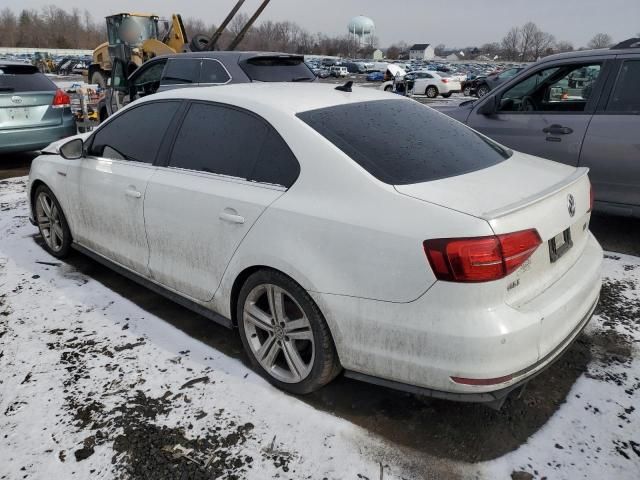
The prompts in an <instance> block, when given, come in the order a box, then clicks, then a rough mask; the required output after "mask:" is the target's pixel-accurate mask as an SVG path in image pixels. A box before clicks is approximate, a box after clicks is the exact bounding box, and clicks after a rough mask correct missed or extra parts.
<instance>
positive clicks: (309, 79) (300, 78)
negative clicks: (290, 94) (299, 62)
mask: <svg viewBox="0 0 640 480" xmlns="http://www.w3.org/2000/svg"><path fill="white" fill-rule="evenodd" d="M312 80H313V78H311V77H294V78H292V79H291V81H292V82H310V81H312Z"/></svg>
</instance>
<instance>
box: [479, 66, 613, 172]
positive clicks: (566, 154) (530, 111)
mask: <svg viewBox="0 0 640 480" xmlns="http://www.w3.org/2000/svg"><path fill="white" fill-rule="evenodd" d="M609 68H610V61H606V60H604V59H603V58H596V59H581V58H579V59H571V60H567V61H558V62H553V63H545V64H542V65H540V66H539V67H538V68H536V69H534V70H530V71H528V72H527V73H526V74H525V75H524V76H519V77H516V78H515V79H514V80H512V81H511V82H508V83H507V84H506V85H504V86H502V87H499V88H498V89H496V90H495V92H493V91H492V92H491V94H489V95H487V96H486V98H483V99H482V101H479V102H477V103H478V105H476V106H475V107H474V109H473V111H472V112H471V114H470V115H469V118H468V120H467V124H468V125H469V126H470V127H472V128H474V129H476V130H479V131H480V132H482V133H484V134H486V135H487V136H489V137H491V138H493V139H495V140H497V141H498V142H500V143H502V144H503V145H506V146H508V147H511V148H513V149H515V150H519V151H522V152H525V153H529V154H532V155H538V156H540V157H544V158H548V159H551V160H555V161H558V162H562V163H566V164H569V165H577V164H578V159H579V157H580V149H581V147H582V141H583V139H584V136H585V133H586V131H587V127H588V126H589V122H590V121H591V117H592V115H593V112H594V111H595V106H596V104H597V102H598V97H599V94H600V91H601V90H602V85H603V83H604V81H605V80H606V76H607V74H608V72H609ZM487 107H490V108H489V109H487Z"/></svg>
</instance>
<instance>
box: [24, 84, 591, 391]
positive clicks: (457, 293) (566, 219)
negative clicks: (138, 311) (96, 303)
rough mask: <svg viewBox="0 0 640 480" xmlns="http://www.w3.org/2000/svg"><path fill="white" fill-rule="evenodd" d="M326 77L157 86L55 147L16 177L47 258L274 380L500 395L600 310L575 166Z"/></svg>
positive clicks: (587, 206)
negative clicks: (215, 340) (86, 260)
mask: <svg viewBox="0 0 640 480" xmlns="http://www.w3.org/2000/svg"><path fill="white" fill-rule="evenodd" d="M338 88H341V89H342V90H337V89H334V88H333V86H332V85H302V84H294V85H291V84H286V85H284V84H259V85H258V84H252V85H230V86H227V87H225V88H215V87H214V88H187V89H179V90H170V91H166V92H163V93H159V94H156V95H151V96H148V97H145V98H143V99H141V100H138V101H136V102H135V103H133V104H131V105H129V106H128V107H127V108H125V109H123V110H121V111H119V112H118V113H117V114H116V115H114V116H113V117H110V118H109V119H108V120H107V121H106V122H105V123H103V124H102V125H100V127H98V129H97V130H96V131H94V132H93V133H91V134H90V135H86V136H84V137H75V138H72V139H69V140H66V141H61V142H59V143H57V144H54V145H51V146H50V147H48V150H47V151H46V152H45V154H43V155H41V156H39V157H38V158H36V159H35V160H34V161H33V164H32V167H31V172H30V176H29V185H28V196H29V201H30V205H31V216H32V221H33V222H34V223H35V224H37V225H38V228H39V231H40V234H41V235H42V237H43V239H44V245H45V248H46V249H47V250H48V251H49V252H50V253H51V254H52V255H53V256H55V257H58V258H62V257H64V256H66V255H67V254H68V253H69V251H70V249H71V248H76V249H77V250H80V251H81V252H84V253H86V254H87V255H89V256H91V257H93V258H94V259H96V260H98V261H100V262H103V263H105V264H107V265H109V266H111V267H112V268H114V269H115V270H117V271H118V272H121V273H122V274H124V275H126V276H128V277H130V278H132V279H135V280H136V281H138V282H140V283H142V284H143V285H146V286H148V287H150V288H152V289H153V290H155V291H158V292H161V293H164V294H165V295H167V296H169V297H170V298H172V299H175V300H176V301H177V302H179V303H181V304H183V305H186V306H188V307H190V308H192V309H194V310H195V311H197V312H199V313H202V314H203V315H205V316H208V317H209V318H212V319H214V320H217V321H219V322H220V323H222V324H224V325H226V326H228V327H230V328H236V327H237V329H238V331H239V334H240V336H241V339H242V342H243V344H244V346H245V349H246V351H247V355H248V356H249V358H250V360H251V362H252V363H253V364H254V365H255V367H256V369H258V370H259V371H260V372H261V373H262V374H263V375H264V376H265V377H266V378H267V379H268V380H269V381H271V382H272V383H274V384H275V385H277V386H278V387H280V388H283V389H285V390H287V391H290V392H295V393H307V392H311V391H313V390H315V389H317V388H319V387H321V386H322V385H324V384H326V383H327V382H329V381H330V380H331V379H333V378H334V377H335V376H336V375H338V374H339V373H340V372H341V371H342V370H343V369H344V370H345V371H346V374H347V375H349V376H351V377H355V378H358V379H362V380H369V381H373V382H377V383H381V384H383V385H387V386H391V387H395V388H400V389H405V390H409V391H414V392H420V393H424V394H427V395H434V396H439V397H445V398H452V399H456V400H468V401H478V402H494V403H495V402H498V403H499V402H501V401H502V400H503V399H504V397H505V395H506V394H508V393H509V392H510V391H512V390H513V389H515V388H517V387H518V386H520V385H522V384H523V383H524V382H526V381H527V380H528V379H530V378H531V377H532V376H534V375H536V374H537V373H538V372H539V371H541V370H542V369H544V368H545V367H547V366H548V365H549V364H551V362H553V361H554V360H555V359H556V358H557V357H558V356H559V355H560V354H561V353H562V352H563V351H564V350H565V348H567V346H568V345H569V344H570V343H571V342H572V341H573V340H574V339H575V338H576V336H577V335H578V334H579V333H580V332H581V331H582V329H583V328H584V326H585V325H586V323H587V322H588V320H589V318H590V317H591V314H592V312H593V310H594V308H595V305H596V302H597V300H598V296H599V292H600V285H601V277H600V269H601V262H602V249H601V248H600V246H599V244H598V242H597V241H596V240H595V238H594V237H593V235H592V234H591V233H590V231H589V220H590V210H591V199H592V196H591V195H590V183H589V180H588V178H587V170H586V169H585V168H574V167H570V166H567V165H562V164H559V163H554V162H551V161H547V160H542V159H540V158H536V157H532V156H529V155H525V154H521V153H518V152H513V151H511V150H509V149H507V148H505V147H502V146H500V145H498V144H496V143H495V142H493V141H492V140H490V139H488V138H487V137H485V136H483V135H481V134H479V133H477V132H475V131H474V130H471V129H469V128H467V127H465V126H464V125H462V124H460V123H459V122H457V121H455V120H452V119H451V118H449V117H447V116H445V115H443V114H440V113H438V112H436V111H435V110H433V109H431V108H428V107H425V106H423V105H420V104H419V103H418V102H415V101H413V100H410V99H406V98H403V97H399V96H394V97H389V95H388V94H385V93H384V92H379V91H375V90H370V89H365V88H354V89H353V91H349V90H350V89H349V88H348V87H347V86H343V87H338ZM389 115H393V118H394V121H393V122H389V121H388V118H389ZM425 125H427V126H428V128H425Z"/></svg>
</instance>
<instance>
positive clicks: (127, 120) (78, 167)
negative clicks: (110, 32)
mask: <svg viewBox="0 0 640 480" xmlns="http://www.w3.org/2000/svg"><path fill="white" fill-rule="evenodd" d="M179 106H180V103H179V102H176V101H171V102H169V101H164V102H151V103H143V104H141V105H138V106H133V107H132V108H130V109H128V110H126V111H124V112H122V113H120V114H118V115H116V116H114V117H113V118H112V119H110V120H109V121H107V122H106V123H105V124H103V125H102V126H101V127H100V128H99V129H98V130H97V131H96V132H95V133H94V134H93V135H92V136H91V137H90V138H89V139H88V142H87V154H86V156H85V157H84V158H82V159H81V160H79V161H78V162H77V163H76V164H75V167H74V168H72V169H69V171H68V172H67V179H66V185H67V198H68V199H69V201H68V204H69V208H70V209H71V215H72V217H73V222H72V224H73V225H74V231H73V235H74V240H75V241H76V242H77V243H79V244H81V245H83V246H84V247H86V248H89V249H90V250H93V251H94V252H96V253H99V254H100V255H103V256H104V257H106V258H108V259H110V260H111V261H113V262H116V263H118V264H120V265H122V266H124V267H126V268H128V269H130V270H133V271H135V272H136V273H139V274H141V275H148V270H147V264H148V257H149V249H148V245H147V239H146V233H145V229H144V215H143V214H144V212H143V202H144V195H145V190H146V187H147V182H148V180H149V178H150V177H151V175H152V174H153V172H154V170H155V167H154V166H153V162H154V161H155V158H156V155H157V152H158V151H159V149H160V144H161V143H162V139H163V138H164V135H165V132H166V130H167V127H168V125H169V123H170V122H171V120H172V118H173V116H174V115H175V113H176V112H177V110H178V108H179Z"/></svg>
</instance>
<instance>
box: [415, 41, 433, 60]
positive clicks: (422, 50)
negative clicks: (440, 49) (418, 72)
mask: <svg viewBox="0 0 640 480" xmlns="http://www.w3.org/2000/svg"><path fill="white" fill-rule="evenodd" d="M435 56H436V52H435V50H434V49H433V47H432V46H431V44H429V43H416V44H415V45H412V46H411V48H410V49H409V60H433V58H434V57H435Z"/></svg>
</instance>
